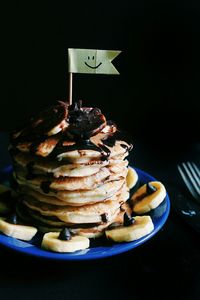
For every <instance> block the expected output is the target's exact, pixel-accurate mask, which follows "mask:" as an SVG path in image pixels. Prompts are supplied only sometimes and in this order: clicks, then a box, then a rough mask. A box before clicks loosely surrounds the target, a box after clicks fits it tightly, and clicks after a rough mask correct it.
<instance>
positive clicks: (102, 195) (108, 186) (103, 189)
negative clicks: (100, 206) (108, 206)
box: [20, 179, 125, 206]
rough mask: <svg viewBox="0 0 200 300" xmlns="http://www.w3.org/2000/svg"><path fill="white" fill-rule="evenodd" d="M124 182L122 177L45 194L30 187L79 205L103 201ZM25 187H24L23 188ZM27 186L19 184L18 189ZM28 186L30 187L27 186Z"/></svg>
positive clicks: (70, 203) (69, 203)
mask: <svg viewBox="0 0 200 300" xmlns="http://www.w3.org/2000/svg"><path fill="white" fill-rule="evenodd" d="M124 183H125V180H124V179H120V180H115V181H109V182H106V183H104V184H102V185H100V186H98V187H97V188H96V189H93V190H76V191H57V192H56V191H50V192H49V193H48V195H47V194H45V193H41V191H40V189H37V188H36V187H35V186H33V187H31V188H32V189H33V190H35V191H37V192H39V193H40V194H41V195H45V196H46V197H50V198H51V197H52V196H53V197H55V198H56V199H58V200H60V201H63V202H65V203H66V204H68V205H73V206H81V205H85V204H91V203H95V202H99V201H104V200H105V199H108V198H110V197H112V196H113V195H114V194H115V193H117V192H118V191H119V190H120V188H121V187H122V185H123V184H124ZM24 188H25V189H24ZM26 188H27V186H26V185H25V186H23V185H20V189H21V190H22V191H23V190H26ZM29 188H30V187H29Z"/></svg>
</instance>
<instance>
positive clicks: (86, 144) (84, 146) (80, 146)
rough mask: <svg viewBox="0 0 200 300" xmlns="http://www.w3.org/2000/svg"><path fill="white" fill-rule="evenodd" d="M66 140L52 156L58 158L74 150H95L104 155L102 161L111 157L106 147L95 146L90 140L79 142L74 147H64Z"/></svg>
mask: <svg viewBox="0 0 200 300" xmlns="http://www.w3.org/2000/svg"><path fill="white" fill-rule="evenodd" d="M64 140H65V139H64V138H63V140H61V141H60V142H59V143H58V144H57V145H56V147H55V148H54V150H53V151H52V153H51V156H53V157H56V156H58V155H60V154H62V153H65V152H69V151H74V150H94V151H98V152H100V153H101V155H102V160H106V159H107V158H108V157H109V155H110V150H109V149H108V148H107V147H106V146H105V145H102V144H101V145H100V144H99V145H98V146H97V145H95V144H94V143H93V142H92V141H90V140H89V139H87V140H85V139H80V140H78V141H77V142H76V143H75V144H74V145H70V146H63V142H64Z"/></svg>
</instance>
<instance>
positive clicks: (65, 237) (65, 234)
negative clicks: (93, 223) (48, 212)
mask: <svg viewBox="0 0 200 300" xmlns="http://www.w3.org/2000/svg"><path fill="white" fill-rule="evenodd" d="M71 238H72V237H71V233H70V231H69V229H68V228H66V227H65V228H63V229H62V230H61V232H60V234H59V236H58V239H59V240H61V241H69V240H71Z"/></svg>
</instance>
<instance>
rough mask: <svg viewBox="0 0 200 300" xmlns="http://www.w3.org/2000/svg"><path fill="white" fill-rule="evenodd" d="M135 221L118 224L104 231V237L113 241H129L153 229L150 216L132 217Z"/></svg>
mask: <svg viewBox="0 0 200 300" xmlns="http://www.w3.org/2000/svg"><path fill="white" fill-rule="evenodd" d="M134 220H135V222H134V223H133V224H132V225H129V226H119V227H115V228H113V229H108V230H106V231H105V234H106V237H107V238H108V239H110V240H113V241H115V242H119V243H120V242H131V241H135V240H138V239H140V238H141V237H143V236H145V235H147V234H149V233H150V232H151V231H153V229H154V225H153V222H152V220H151V217H150V216H137V217H134Z"/></svg>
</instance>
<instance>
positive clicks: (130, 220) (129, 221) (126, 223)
mask: <svg viewBox="0 0 200 300" xmlns="http://www.w3.org/2000/svg"><path fill="white" fill-rule="evenodd" d="M134 222H135V219H134V218H133V217H130V216H129V215H128V214H127V213H126V212H125V213H124V226H130V225H132V224H133V223H134Z"/></svg>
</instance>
